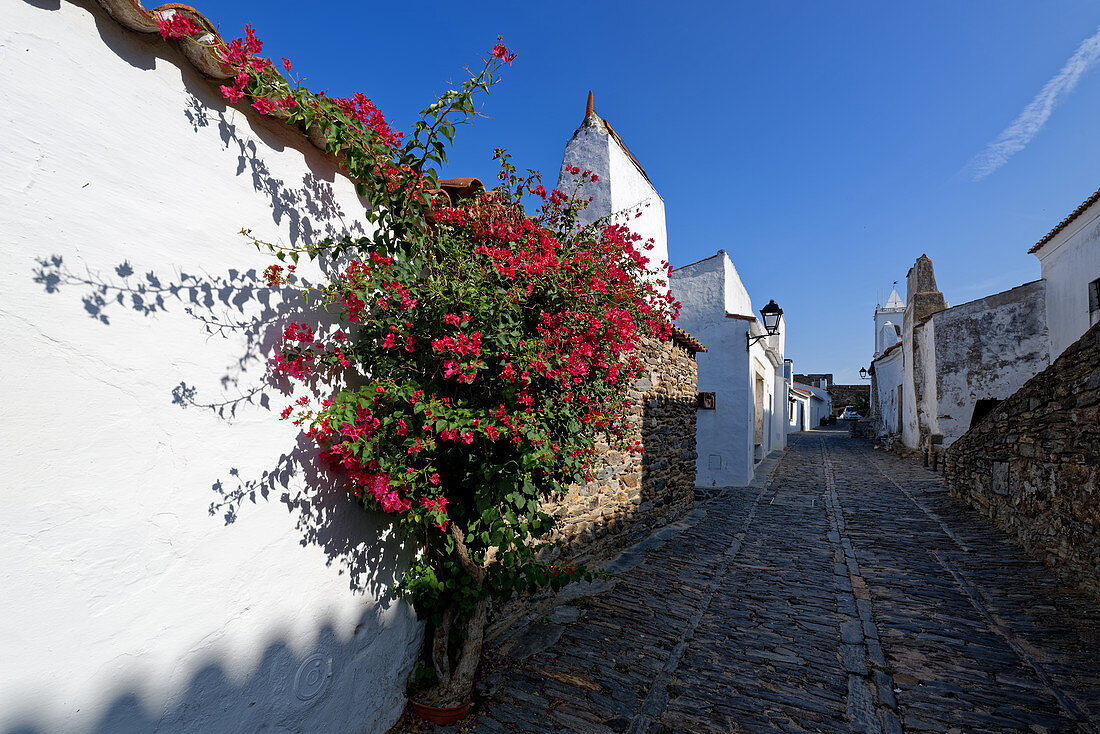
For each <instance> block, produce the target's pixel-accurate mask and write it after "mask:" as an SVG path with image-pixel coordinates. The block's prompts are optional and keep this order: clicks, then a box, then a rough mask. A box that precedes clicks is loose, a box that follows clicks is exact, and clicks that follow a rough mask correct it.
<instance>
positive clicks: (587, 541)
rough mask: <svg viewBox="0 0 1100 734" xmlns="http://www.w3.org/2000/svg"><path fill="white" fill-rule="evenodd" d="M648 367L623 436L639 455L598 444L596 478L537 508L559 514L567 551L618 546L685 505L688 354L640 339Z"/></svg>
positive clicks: (690, 435)
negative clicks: (636, 443)
mask: <svg viewBox="0 0 1100 734" xmlns="http://www.w3.org/2000/svg"><path fill="white" fill-rule="evenodd" d="M643 353H644V357H643V359H644V361H645V364H646V365H647V367H648V368H649V373H648V374H647V375H644V376H643V377H642V378H641V379H640V380H638V382H637V383H636V384H635V387H634V389H633V390H632V391H631V394H630V398H631V399H632V400H633V401H634V409H633V414H632V415H631V417H630V424H631V427H632V429H633V435H632V436H630V442H631V443H633V442H634V441H640V442H641V443H642V446H644V447H645V453H644V454H637V453H634V454H632V453H629V452H626V451H618V450H612V449H610V448H609V447H608V446H607V445H606V444H603V445H601V446H600V447H599V448H600V450H601V452H602V457H601V458H600V459H599V461H597V462H596V467H595V474H596V479H594V480H592V481H590V482H588V483H587V484H584V485H580V486H574V487H571V488H570V489H569V491H568V492H567V493H566V494H565V495H564V496H563V497H561V498H559V499H557V500H555V501H552V502H550V503H547V504H546V505H545V506H544V508H543V509H544V510H546V511H547V512H549V513H551V514H553V515H554V516H555V517H557V518H558V520H559V523H560V525H559V527H558V529H557V530H556V531H555V538H556V539H558V540H560V541H561V542H562V544H563V550H564V554H565V555H566V556H567V557H570V558H573V559H577V560H585V559H588V558H595V557H599V556H600V555H602V554H605V553H607V552H609V551H612V550H616V549H618V548H619V547H621V546H622V545H623V544H624V543H625V542H626V540H627V538H629V537H631V536H632V535H633V534H634V531H638V530H642V529H644V528H652V527H656V526H659V525H664V524H666V523H668V522H671V521H672V520H674V519H676V518H677V517H679V516H680V515H682V514H683V513H684V512H686V511H688V510H689V509H690V508H691V505H692V501H693V496H694V487H695V458H696V453H695V413H696V395H697V392H696V390H697V388H696V384H697V383H696V379H697V372H696V362H695V355H694V354H693V353H692V352H690V351H689V350H687V349H685V348H684V347H682V346H680V345H679V344H675V343H673V342H658V341H656V340H646V342H645V343H644V345H643Z"/></svg>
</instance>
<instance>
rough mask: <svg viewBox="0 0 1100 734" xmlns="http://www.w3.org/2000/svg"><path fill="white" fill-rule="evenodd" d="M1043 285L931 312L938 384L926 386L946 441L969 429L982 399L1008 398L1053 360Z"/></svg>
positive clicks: (931, 415)
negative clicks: (1049, 342) (1049, 351)
mask: <svg viewBox="0 0 1100 734" xmlns="http://www.w3.org/2000/svg"><path fill="white" fill-rule="evenodd" d="M1044 286H1046V283H1045V282H1044V281H1042V280H1037V281H1034V282H1031V283H1027V284H1025V285H1021V286H1019V287H1016V288H1013V289H1011V290H1007V291H1004V292H1002V293H996V294H994V295H992V296H987V297H985V298H980V299H978V300H976V301H970V302H969V303H964V304H961V305H958V306H953V307H951V308H949V309H947V310H946V311H940V312H939V313H937V314H934V315H933V316H932V317H931V319H930V324H931V325H932V326H934V328H935V335H934V339H935V356H934V371H932V372H931V374H930V375H929V376H928V378H930V379H931V382H932V384H933V387H934V390H932V389H928V390H926V394H928V395H929V398H930V400H929V404H928V405H927V406H926V410H927V411H928V412H927V417H928V420H929V424H930V425H931V426H934V428H935V430H933V431H932V432H933V433H937V432H938V433H940V434H942V435H943V443H944V446H949V445H951V443H953V442H954V441H955V439H957V438H959V437H960V436H962V435H963V434H964V433H966V431H967V429H968V428H969V427H970V420H971V417H972V416H973V414H974V405H975V403H976V402H977V401H978V400H981V399H983V398H994V399H998V400H1003V399H1004V398H1007V397H1008V396H1009V395H1011V394H1012V393H1014V392H1016V391H1017V390H1019V389H1020V388H1021V387H1023V385H1024V383H1025V382H1027V381H1028V380H1029V379H1031V378H1032V377H1034V376H1035V375H1037V374H1038V373H1039V372H1041V371H1042V370H1044V369H1046V368H1047V367H1048V366H1049V364H1050V361H1049V359H1048V357H1047V333H1046V323H1047V319H1046V318H1045V304H1046V298H1045V291H1046V288H1045V287H1044ZM924 328H928V327H927V326H926V327H924ZM928 378H926V379H928ZM933 401H934V402H933Z"/></svg>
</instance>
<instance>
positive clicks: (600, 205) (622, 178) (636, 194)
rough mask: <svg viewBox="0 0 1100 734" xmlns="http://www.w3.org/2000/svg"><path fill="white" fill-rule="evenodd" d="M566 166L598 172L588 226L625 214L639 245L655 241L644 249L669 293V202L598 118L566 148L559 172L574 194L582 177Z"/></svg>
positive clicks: (590, 192) (588, 192)
mask: <svg viewBox="0 0 1100 734" xmlns="http://www.w3.org/2000/svg"><path fill="white" fill-rule="evenodd" d="M567 166H576V167H578V168H580V169H581V170H582V171H593V172H595V173H596V175H597V176H598V177H599V180H598V181H597V182H596V183H591V182H588V183H586V184H584V186H583V189H582V191H583V193H582V196H585V197H587V196H591V197H592V201H591V203H589V205H588V209H587V210H586V211H585V215H584V217H583V220H584V221H585V222H587V223H590V222H593V221H595V220H596V219H599V218H600V217H606V216H609V215H624V218H623V220H622V221H625V222H626V223H627V224H629V226H630V229H631V230H633V231H634V232H636V233H637V234H639V235H641V238H642V241H641V243H639V244H640V245H644V244H645V243H646V242H647V241H648V240H650V239H652V240H653V249H652V250H648V251H647V250H643V251H642V254H644V255H645V256H646V257H648V258H649V272H650V278H651V280H653V281H658V280H661V281H664V285H659V286H658V288H659V290H660V291H661V292H662V293H667V292H668V282H667V281H668V278H667V274H666V272H665V268H664V266H663V265H662V263H667V262H668V234H667V232H666V229H665V202H664V200H663V199H662V198H661V195H660V194H658V193H657V189H656V188H654V186H653V184H652V183H651V182H650V181H649V179H648V178H646V175H645V174H644V173H643V172H642V171H641V170H640V169H639V168H638V166H637V165H635V163H634V161H633V160H631V159H630V156H629V155H627V153H626V151H625V150H623V147H622V145H620V144H619V143H618V141H616V140H615V139H614V138H613V137H612V136H611V134H610V133H609V132H608V129H607V126H606V124H605V123H604V121H603V120H602V119H601V118H600V117H599V116H598V115H592V116H590V117H587V118H585V120H584V121H583V122H582V123H581V126H580V127H579V128H578V129H577V131H576V132H575V133H574V134H573V137H572V138H571V139H570V141H569V142H568V143H567V144H566V146H565V154H564V155H563V156H562V166H561V170H560V171H559V173H558V188H559V189H561V190H562V191H564V192H566V193H567V194H570V195H572V194H573V192H574V190H575V188H576V185H577V179H578V178H579V177H575V176H573V175H572V174H569V173H567V172H566V170H565V169H566V167H567ZM635 209H637V210H638V211H640V212H641V216H640V217H634V215H633V213H634V210H635ZM704 343H705V342H704Z"/></svg>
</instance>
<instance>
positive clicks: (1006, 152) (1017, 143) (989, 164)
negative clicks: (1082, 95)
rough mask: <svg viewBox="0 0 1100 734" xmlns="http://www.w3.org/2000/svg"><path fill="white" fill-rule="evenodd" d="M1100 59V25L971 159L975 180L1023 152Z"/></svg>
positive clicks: (969, 166) (970, 165)
mask: <svg viewBox="0 0 1100 734" xmlns="http://www.w3.org/2000/svg"><path fill="white" fill-rule="evenodd" d="M1097 59H1100V28H1097V29H1096V32H1095V33H1093V34H1092V35H1091V36H1089V37H1088V38H1086V39H1085V40H1084V42H1082V43H1081V45H1080V46H1078V47H1077V51H1075V52H1074V54H1073V56H1070V57H1069V61H1067V62H1066V65H1065V66H1063V67H1062V70H1061V71H1059V72H1058V73H1057V74H1055V75H1054V77H1053V78H1052V79H1051V80H1050V81H1048V82H1047V83H1046V84H1045V85H1043V88H1042V90H1041V91H1040V92H1039V93H1038V94H1037V95H1035V99H1033V100H1031V102H1030V103H1029V104H1028V106H1027V107H1025V108H1024V111H1023V112H1021V113H1020V115H1019V117H1017V118H1016V119H1015V120H1013V121H1012V124H1011V125H1009V126H1008V127H1006V128H1005V129H1004V130H1003V131H1001V134H1000V135H998V136H997V139H996V140H994V141H993V142H992V143H990V144H989V145H987V146H986V147H985V150H983V151H982V152H981V153H979V154H978V155H976V156H974V158H973V159H971V161H970V164H969V165H968V166H967V168H968V169H969V171H970V174H971V178H972V179H973V180H974V181H978V180H979V179H983V178H985V177H986V176H988V175H989V174H991V173H993V172H994V171H996V170H997V169H998V168H1000V167H1001V166H1003V165H1004V164H1005V163H1006V162H1007V161H1008V159H1009V158H1011V157H1012V156H1013V155H1014V154H1016V153H1019V152H1020V151H1021V150H1023V149H1024V147H1025V146H1027V144H1028V143H1030V142H1031V140H1032V139H1033V138H1034V137H1035V136H1036V135H1037V134H1038V132H1039V130H1041V129H1042V127H1043V125H1044V124H1046V121H1047V118H1049V117H1050V113H1051V112H1052V111H1053V110H1054V107H1055V106H1056V105H1057V104H1058V103H1059V102H1061V101H1062V99H1063V98H1064V97H1065V96H1066V95H1067V94H1069V93H1070V92H1072V91H1073V88H1074V87H1076V86H1077V82H1078V81H1079V80H1080V79H1081V75H1082V74H1084V73H1085V72H1086V71H1088V69H1089V67H1091V66H1092V65H1093V64H1095V63H1096V61H1097Z"/></svg>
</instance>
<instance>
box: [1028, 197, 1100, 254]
mask: <svg viewBox="0 0 1100 734" xmlns="http://www.w3.org/2000/svg"><path fill="white" fill-rule="evenodd" d="M1097 201H1100V189H1097V190H1096V191H1094V192H1093V193H1092V196H1090V197H1089V198H1087V199H1085V200H1084V201H1083V202H1081V205H1080V206H1078V207H1077V208H1076V209H1074V210H1073V211H1072V212H1070V214H1069V216H1067V217H1066V218H1065V219H1063V220H1062V221H1060V222H1058V224H1057V225H1056V226H1055V227H1054V229H1052V230H1050V231H1049V232H1047V233H1046V235H1045V236H1044V237H1043V239H1041V240H1039V241H1038V242H1036V243H1035V244H1034V245H1032V247H1031V249H1030V250H1028V254H1031V255H1034V254H1035V253H1037V252H1038V251H1039V250H1041V249H1043V246H1044V245H1046V244H1047V243H1048V242H1050V241H1051V240H1052V239H1054V238H1055V237H1056V236H1057V235H1058V233H1059V232H1061V231H1062V230H1063V229H1065V228H1066V227H1068V226H1069V225H1070V224H1072V223H1073V221H1074V220H1075V219H1077V218H1078V217H1080V216H1081V215H1082V214H1084V213H1085V212H1086V211H1087V210H1088V208H1089V207H1090V206H1092V205H1093V204H1095V203H1096V202H1097Z"/></svg>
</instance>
